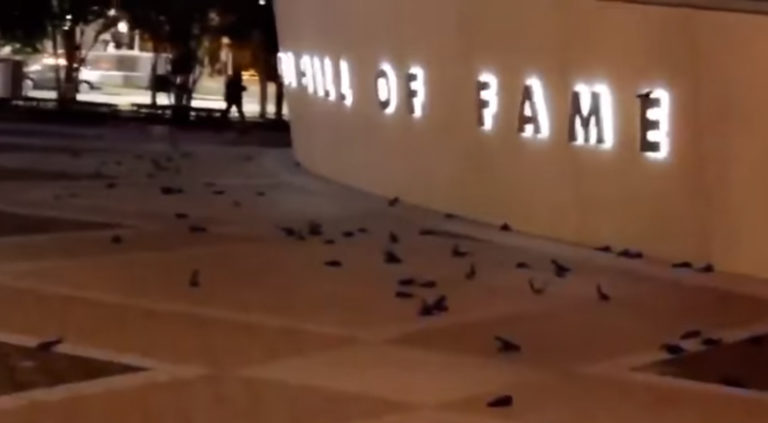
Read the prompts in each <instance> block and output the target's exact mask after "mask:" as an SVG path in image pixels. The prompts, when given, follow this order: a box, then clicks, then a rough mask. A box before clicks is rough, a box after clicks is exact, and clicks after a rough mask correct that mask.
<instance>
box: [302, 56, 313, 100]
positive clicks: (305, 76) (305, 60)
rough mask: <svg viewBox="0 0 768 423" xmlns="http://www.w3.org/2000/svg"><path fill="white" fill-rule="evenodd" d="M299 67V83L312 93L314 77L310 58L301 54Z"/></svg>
mask: <svg viewBox="0 0 768 423" xmlns="http://www.w3.org/2000/svg"><path fill="white" fill-rule="evenodd" d="M299 67H300V70H301V85H303V86H305V87H306V88H307V92H308V93H310V94H314V92H315V78H314V76H312V74H313V73H312V59H311V58H310V57H309V56H307V55H306V54H305V55H303V56H301V60H300V61H299Z"/></svg>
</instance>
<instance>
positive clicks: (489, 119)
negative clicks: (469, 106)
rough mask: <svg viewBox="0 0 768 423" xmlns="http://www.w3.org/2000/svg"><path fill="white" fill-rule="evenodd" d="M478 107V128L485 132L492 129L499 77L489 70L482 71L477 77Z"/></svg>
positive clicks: (497, 97) (497, 107)
mask: <svg viewBox="0 0 768 423" xmlns="http://www.w3.org/2000/svg"><path fill="white" fill-rule="evenodd" d="M477 81H478V97H479V100H480V101H479V105H478V106H479V108H480V113H479V115H480V122H479V123H480V128H481V129H482V130H483V131H485V132H490V131H491V130H493V126H494V123H495V122H494V120H495V117H496V113H497V112H498V111H499V79H498V78H497V77H496V75H494V74H492V73H490V72H483V73H481V74H480V76H479V77H478V78H477Z"/></svg>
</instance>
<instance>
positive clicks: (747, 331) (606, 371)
mask: <svg viewBox="0 0 768 423" xmlns="http://www.w3.org/2000/svg"><path fill="white" fill-rule="evenodd" d="M713 332H715V334H716V335H717V336H718V337H722V338H724V341H725V343H726V344H727V343H728V342H729V341H730V340H737V341H738V340H742V339H745V338H747V337H749V336H752V335H754V334H762V333H768V320H765V321H762V322H759V323H755V324H750V325H747V326H742V327H739V328H734V329H724V330H715V331H713ZM680 344H681V345H682V346H684V347H685V348H686V349H687V350H688V351H689V352H690V353H696V352H700V351H706V350H708V348H707V347H704V346H701V345H700V344H698V340H691V341H687V342H686V341H683V342H680ZM669 358H670V357H669V356H668V355H665V354H664V353H663V352H660V351H658V350H654V351H646V352H641V353H638V354H632V355H628V356H624V357H620V358H617V359H612V360H608V361H604V362H601V363H597V364H590V365H586V366H582V367H580V368H578V369H576V371H577V372H580V373H583V374H592V375H600V376H605V377H610V378H613V379H621V380H627V381H632V382H639V383H649V384H654V385H657V386H666V387H673V388H680V389H689V390H694V391H700V392H709V393H716V394H728V395H733V396H741V397H743V396H747V397H750V398H754V399H757V400H760V401H763V402H765V403H766V404H768V394H766V393H765V392H762V391H755V390H751V389H748V390H744V389H733V388H728V387H726V386H720V385H716V384H713V383H705V382H697V381H695V380H688V379H683V378H676V377H672V376H664V375H657V374H653V373H648V372H639V371H634V370H632V369H634V368H637V367H640V366H644V365H648V364H651V363H654V362H657V361H661V360H665V359H669Z"/></svg>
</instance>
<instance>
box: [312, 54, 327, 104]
mask: <svg viewBox="0 0 768 423" xmlns="http://www.w3.org/2000/svg"><path fill="white" fill-rule="evenodd" d="M312 63H314V65H315V68H314V70H315V87H316V88H317V89H316V90H315V94H317V96H318V97H325V83H324V81H323V62H322V61H321V60H320V58H319V57H317V56H315V57H314V59H313V61H312Z"/></svg>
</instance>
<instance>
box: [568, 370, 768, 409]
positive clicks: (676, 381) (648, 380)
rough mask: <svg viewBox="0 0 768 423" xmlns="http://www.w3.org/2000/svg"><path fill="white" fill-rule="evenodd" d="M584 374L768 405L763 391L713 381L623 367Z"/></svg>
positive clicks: (767, 398)
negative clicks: (621, 369)
mask: <svg viewBox="0 0 768 423" xmlns="http://www.w3.org/2000/svg"><path fill="white" fill-rule="evenodd" d="M582 373H583V374H585V375H598V376H604V377H607V378H611V379H614V380H622V381H625V382H632V383H640V384H644V385H652V386H658V387H664V388H674V389H679V390H688V391H692V392H701V393H709V394H717V395H729V396H732V397H740V398H745V397H746V398H749V399H753V400H757V401H759V402H763V403H765V404H766V405H768V395H766V393H765V392H761V391H755V390H751V389H735V388H729V387H727V386H721V385H716V384H713V383H704V382H696V381H693V380H687V379H682V378H676V377H671V376H662V375H655V374H652V373H643V372H633V371H628V370H627V369H624V371H623V372H616V371H613V370H605V369H591V370H589V371H586V370H585V371H582Z"/></svg>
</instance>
